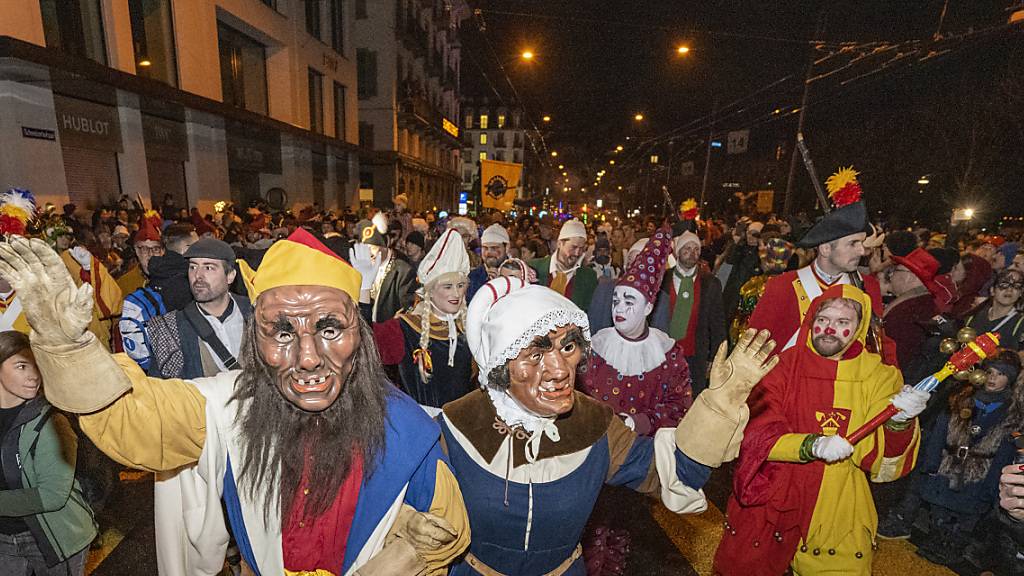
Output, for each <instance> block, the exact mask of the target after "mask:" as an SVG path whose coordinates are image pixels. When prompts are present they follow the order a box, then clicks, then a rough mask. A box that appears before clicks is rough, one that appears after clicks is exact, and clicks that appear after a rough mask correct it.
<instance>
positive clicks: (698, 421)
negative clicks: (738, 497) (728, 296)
mask: <svg viewBox="0 0 1024 576" xmlns="http://www.w3.org/2000/svg"><path fill="white" fill-rule="evenodd" d="M774 349H775V341H774V340H772V339H771V334H770V333H769V332H768V331H767V330H761V331H760V332H758V331H757V330H753V329H750V330H747V331H746V332H744V333H743V336H741V337H740V340H739V342H738V343H737V344H736V349H735V350H733V352H732V354H729V355H728V356H726V352H727V351H728V344H727V343H726V342H722V345H721V346H719V347H718V353H717V354H716V355H715V361H714V363H713V364H712V366H711V370H710V374H709V379H710V383H709V386H708V388H707V390H704V391H703V392H701V393H700V395H699V396H697V399H696V400H695V401H694V403H693V406H692V407H691V408H690V410H689V411H688V412H687V413H686V416H683V419H682V420H681V421H680V422H679V426H677V427H676V438H675V439H676V446H677V447H679V449H680V450H682V451H683V453H684V454H686V455H687V456H689V457H690V458H691V459H692V460H694V461H696V462H699V463H701V464H704V465H705V466H710V467H712V468H716V467H718V466H721V464H722V463H723V462H728V461H730V460H732V459H734V458H736V456H737V455H738V454H739V449H740V442H741V441H742V440H743V429H744V428H745V427H746V425H747V420H748V419H749V418H750V410H749V409H748V408H747V396H749V395H750V391H751V390H753V389H754V386H755V385H757V383H758V382H760V381H761V379H762V378H764V376H765V375H766V374H768V372H771V370H772V368H774V367H775V365H776V364H778V363H779V357H778V356H773V355H772V351H773V350H774Z"/></svg>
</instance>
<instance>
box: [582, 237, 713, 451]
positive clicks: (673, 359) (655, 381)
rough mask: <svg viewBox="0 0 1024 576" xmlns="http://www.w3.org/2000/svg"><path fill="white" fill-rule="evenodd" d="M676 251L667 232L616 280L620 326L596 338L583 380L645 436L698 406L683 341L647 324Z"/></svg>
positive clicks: (593, 393)
mask: <svg viewBox="0 0 1024 576" xmlns="http://www.w3.org/2000/svg"><path fill="white" fill-rule="evenodd" d="M671 251H672V232H671V230H669V229H668V228H667V227H666V228H662V229H661V230H658V231H657V232H655V233H654V236H653V237H651V240H650V242H648V243H647V245H646V246H644V249H643V251H642V252H641V253H640V255H639V256H638V257H637V258H635V259H634V260H633V262H632V264H631V265H630V266H629V268H627V270H626V273H625V274H623V275H622V277H621V278H619V280H618V282H616V285H615V293H614V295H613V296H612V320H613V322H614V326H613V327H610V328H605V329H603V330H601V331H599V332H597V333H596V334H594V338H593V341H592V344H591V353H590V359H589V360H588V361H587V371H586V373H585V376H584V379H583V387H582V388H583V390H584V391H585V392H586V393H587V394H589V395H590V396H591V397H592V398H594V399H596V400H599V401H600V402H602V403H604V404H607V405H608V406H610V407H611V408H612V410H613V411H614V412H615V413H616V414H618V415H619V417H620V418H622V419H623V421H624V422H625V423H626V426H628V427H629V428H630V429H632V430H633V431H635V432H636V433H637V434H640V435H642V436H653V435H654V433H655V432H656V431H657V430H658V429H659V428H670V427H673V426H675V425H676V424H678V423H679V420H680V419H681V418H682V417H683V415H684V414H686V411H687V410H688V409H689V408H690V405H691V404H693V390H692V386H691V382H690V368H689V366H688V365H687V363H686V357H685V354H684V353H683V347H682V343H681V342H679V341H676V340H674V339H673V338H672V337H671V336H669V335H668V334H666V333H665V332H663V331H661V330H658V329H657V328H652V327H651V326H649V325H648V323H647V316H648V315H649V314H650V313H651V311H653V310H654V301H655V300H656V299H657V296H658V291H659V289H660V287H661V279H662V277H663V276H664V274H665V262H666V260H667V259H668V255H669V253H670V252H671Z"/></svg>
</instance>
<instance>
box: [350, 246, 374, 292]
mask: <svg viewBox="0 0 1024 576" xmlns="http://www.w3.org/2000/svg"><path fill="white" fill-rule="evenodd" d="M348 261H349V263H350V264H352V267H353V268H355V269H356V272H359V274H360V276H362V278H363V281H362V284H361V285H360V286H359V289H360V290H369V289H370V288H372V287H373V281H374V280H376V278H377V269H378V268H379V267H380V263H379V262H376V261H375V260H374V259H373V256H371V255H370V247H369V246H368V245H366V244H363V243H362V242H360V243H357V244H356V245H354V246H352V247H351V248H349V250H348Z"/></svg>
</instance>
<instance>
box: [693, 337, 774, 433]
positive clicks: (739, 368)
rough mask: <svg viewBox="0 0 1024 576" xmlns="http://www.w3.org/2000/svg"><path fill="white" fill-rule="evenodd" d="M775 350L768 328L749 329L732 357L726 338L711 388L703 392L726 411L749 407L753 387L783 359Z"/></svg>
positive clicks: (716, 359) (715, 367)
mask: <svg viewBox="0 0 1024 576" xmlns="http://www.w3.org/2000/svg"><path fill="white" fill-rule="evenodd" d="M773 350H775V341H774V340H772V339H771V333H770V332H768V331H767V330H761V331H760V332H759V331H757V330H754V329H752V328H750V329H747V330H746V331H745V332H744V333H743V335H742V336H741V337H740V339H739V342H737V343H736V348H735V349H734V350H733V351H732V354H729V356H728V357H726V352H727V351H728V346H727V345H726V343H725V342H722V345H721V346H719V347H718V353H717V354H715V360H714V362H713V363H712V365H711V370H710V374H709V375H708V380H709V384H708V389H707V390H705V391H704V392H703V393H701V396H704V395H705V394H707V395H708V398H707V400H709V401H711V402H712V405H713V406H715V407H716V408H718V409H720V410H721V412H722V413H723V414H729V413H730V412H736V411H737V410H739V409H740V408H746V403H747V396H749V395H750V391H751V390H753V389H754V386H755V385H757V383H758V382H760V381H761V379H762V378H764V376H765V374H768V373H769V372H771V371H772V368H775V365H776V364H778V363H779V357H778V356H777V355H776V356H773V355H772V351H773ZM709 392H710V394H708V393H709Z"/></svg>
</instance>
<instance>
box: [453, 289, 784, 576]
mask: <svg viewBox="0 0 1024 576" xmlns="http://www.w3.org/2000/svg"><path fill="white" fill-rule="evenodd" d="M466 334H467V339H468V340H469V347H470V350H472V352H473V358H474V359H475V360H476V363H477V365H478V366H479V367H480V371H479V374H480V384H481V387H482V388H481V389H478V390H476V391H474V392H471V393H469V394H467V395H466V396H463V397H462V398H460V399H459V400H456V401H454V402H450V403H448V404H446V405H445V407H444V409H443V411H442V414H441V416H440V417H439V420H440V423H441V429H442V434H443V437H444V446H445V450H446V451H447V453H448V456H449V459H450V462H451V465H452V469H453V471H454V473H455V475H456V477H457V478H458V480H459V483H460V485H461V486H462V490H463V495H464V497H465V501H466V507H467V510H468V513H469V522H470V526H471V527H472V531H473V538H472V541H471V543H470V548H469V552H468V553H467V554H466V556H465V557H464V558H463V560H462V561H461V563H459V564H457V565H455V566H454V567H453V568H452V570H451V572H450V574H451V575H452V576H470V575H472V576H476V575H484V576H493V575H506V576H533V575H537V574H544V575H552V576H562V575H568V576H582V575H583V574H586V568H585V567H584V560H583V558H582V557H581V548H580V546H579V542H580V536H581V534H582V532H583V527H584V524H585V523H586V521H587V518H588V517H589V516H590V513H591V510H592V509H593V507H594V502H595V501H596V499H597V496H598V493H599V492H600V491H601V487H602V486H603V485H604V484H605V483H608V484H612V485H618V486H626V487H629V488H632V489H634V490H637V491H639V492H642V493H646V494H652V495H654V494H656V495H659V496H660V497H661V500H662V502H663V503H664V504H665V506H666V507H667V508H668V509H669V510H672V511H673V512H676V513H699V512H703V511H704V510H705V509H706V508H707V501H706V499H705V497H704V493H703V492H702V491H701V487H702V486H703V484H704V483H705V481H706V480H707V478H708V476H709V475H710V472H711V468H714V467H717V466H719V465H721V464H722V463H723V462H725V461H728V460H731V459H732V458H734V457H735V456H736V449H737V448H738V443H739V441H740V439H741V437H742V435H743V428H744V426H745V425H746V419H747V414H748V412H747V407H746V398H747V395H748V394H749V392H750V390H751V389H752V388H753V387H754V386H755V385H756V384H757V382H758V381H759V380H760V379H761V378H762V377H763V376H764V375H765V374H766V373H768V372H769V371H770V370H771V369H772V367H773V366H774V365H775V363H776V359H775V357H774V356H772V349H773V348H774V342H772V341H770V340H769V335H768V332H767V331H762V332H760V333H759V334H756V335H755V333H754V331H753V330H751V331H749V332H748V333H747V334H745V335H744V338H743V339H742V340H741V342H740V344H739V345H738V346H737V347H736V350H735V351H734V352H733V354H732V355H731V356H728V357H726V347H725V346H722V347H721V348H720V350H719V353H718V356H717V357H716V359H715V365H714V366H713V367H712V369H711V387H709V388H708V389H707V390H706V391H705V392H704V393H702V394H701V395H700V396H699V397H698V398H697V400H696V401H695V402H694V405H693V407H692V408H691V409H690V411H689V412H687V414H686V416H684V417H683V419H682V420H681V421H680V422H679V425H678V426H677V427H675V428H672V427H667V428H662V429H661V430H658V431H657V432H655V433H654V435H653V437H649V436H638V435H637V434H636V433H635V432H633V431H631V430H630V429H629V428H627V427H626V425H625V424H623V422H622V420H620V419H619V418H618V417H617V416H616V415H615V413H614V412H613V411H612V409H611V408H610V407H609V406H607V405H605V404H602V403H600V402H598V401H596V400H593V399H591V398H590V397H588V396H585V395H583V394H582V393H581V392H578V391H577V390H576V389H575V381H576V370H577V368H578V366H579V363H580V362H581V361H582V360H583V358H584V357H585V355H586V352H587V348H588V347H589V345H590V330H589V325H588V321H587V315H586V314H585V313H584V312H583V311H582V310H580V309H579V308H578V307H577V306H576V305H574V304H573V303H572V302H571V301H570V300H569V299H567V298H565V297H564V296H562V295H561V294H558V293H557V292H555V291H553V290H551V289H550V288H547V287H544V286H540V285H536V284H532V285H531V284H525V283H524V282H523V281H522V280H520V279H519V278H514V277H499V278H495V279H494V280H491V281H489V282H488V283H487V284H485V285H484V286H483V288H481V289H480V291H479V292H478V293H477V295H476V297H475V298H474V299H473V301H472V302H470V305H469V311H468V313H467V316H466Z"/></svg>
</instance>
